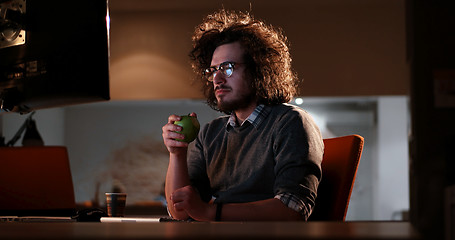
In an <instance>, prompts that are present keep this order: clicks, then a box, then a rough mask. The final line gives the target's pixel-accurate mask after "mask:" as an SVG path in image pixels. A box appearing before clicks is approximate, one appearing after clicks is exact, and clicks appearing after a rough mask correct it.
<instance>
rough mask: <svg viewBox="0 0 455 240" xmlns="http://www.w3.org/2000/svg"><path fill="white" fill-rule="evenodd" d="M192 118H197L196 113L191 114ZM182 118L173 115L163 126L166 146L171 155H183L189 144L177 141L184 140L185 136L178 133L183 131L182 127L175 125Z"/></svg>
mask: <svg viewBox="0 0 455 240" xmlns="http://www.w3.org/2000/svg"><path fill="white" fill-rule="evenodd" d="M190 116H194V117H196V113H191V114H190ZM180 120H181V117H180V116H178V115H171V116H169V118H168V122H167V124H166V125H164V126H163V128H162V129H163V141H164V145H166V147H167V150H168V151H169V153H171V154H178V155H179V154H182V153H184V152H186V149H187V147H188V143H186V142H181V141H176V140H175V139H184V138H185V135H183V134H181V133H176V132H179V131H182V127H180V126H178V125H175V124H174V122H175V121H180Z"/></svg>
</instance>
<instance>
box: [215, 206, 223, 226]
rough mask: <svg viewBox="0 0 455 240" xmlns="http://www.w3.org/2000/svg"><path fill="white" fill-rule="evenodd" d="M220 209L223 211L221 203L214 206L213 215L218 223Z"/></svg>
mask: <svg viewBox="0 0 455 240" xmlns="http://www.w3.org/2000/svg"><path fill="white" fill-rule="evenodd" d="M221 209H223V204H222V203H217V204H216V213H215V221H216V222H219V221H220V220H221Z"/></svg>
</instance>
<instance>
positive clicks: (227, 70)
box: [204, 62, 241, 82]
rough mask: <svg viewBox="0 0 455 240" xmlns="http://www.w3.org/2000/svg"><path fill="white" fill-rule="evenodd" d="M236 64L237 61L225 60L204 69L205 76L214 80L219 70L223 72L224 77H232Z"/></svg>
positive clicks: (208, 79)
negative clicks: (216, 65)
mask: <svg viewBox="0 0 455 240" xmlns="http://www.w3.org/2000/svg"><path fill="white" fill-rule="evenodd" d="M236 64H241V63H235V62H223V63H221V64H220V65H219V66H218V67H209V68H207V69H205V70H204V76H205V77H206V78H207V81H209V82H213V79H214V78H215V76H216V74H217V72H218V71H219V72H220V73H221V74H223V76H224V77H227V78H228V77H230V76H231V75H232V73H234V68H235V65H236Z"/></svg>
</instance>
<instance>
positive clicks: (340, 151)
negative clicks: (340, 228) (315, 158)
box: [308, 135, 364, 221]
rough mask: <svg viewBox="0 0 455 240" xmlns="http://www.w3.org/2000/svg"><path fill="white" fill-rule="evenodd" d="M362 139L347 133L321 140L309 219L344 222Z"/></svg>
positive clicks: (360, 153)
mask: <svg viewBox="0 0 455 240" xmlns="http://www.w3.org/2000/svg"><path fill="white" fill-rule="evenodd" d="M363 143H364V139H363V137H361V136H359V135H349V136H343V137H336V138H328V139H324V157H323V160H322V180H321V182H320V184H319V188H318V193H317V198H316V205H315V207H314V210H313V213H312V214H311V215H310V217H309V219H308V220H309V221H344V220H345V218H346V212H347V210H348V205H349V199H350V197H351V192H352V188H353V186H354V181H355V177H356V173H357V167H358V165H359V161H360V156H361V155H362V149H363Z"/></svg>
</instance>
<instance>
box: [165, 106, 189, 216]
mask: <svg viewBox="0 0 455 240" xmlns="http://www.w3.org/2000/svg"><path fill="white" fill-rule="evenodd" d="M192 115H193V116H196V114H194V113H192ZM179 120H180V117H179V116H177V115H171V116H169V119H168V123H167V124H166V125H164V126H163V141H164V144H165V145H166V147H167V149H168V151H169V166H168V170H167V174H166V183H165V194H166V201H167V203H168V209H169V212H170V213H171V215H172V217H174V218H176V219H188V214H187V213H186V212H185V211H178V210H176V209H175V207H174V203H173V201H172V199H171V195H172V193H173V192H174V191H175V190H177V189H179V188H182V187H184V186H187V185H189V183H190V181H189V176H188V167H187V163H186V157H187V150H188V143H185V142H181V141H176V140H175V139H183V138H185V136H184V135H183V134H179V133H176V131H181V130H182V129H181V127H180V126H177V125H175V124H174V122H175V121H179Z"/></svg>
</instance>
